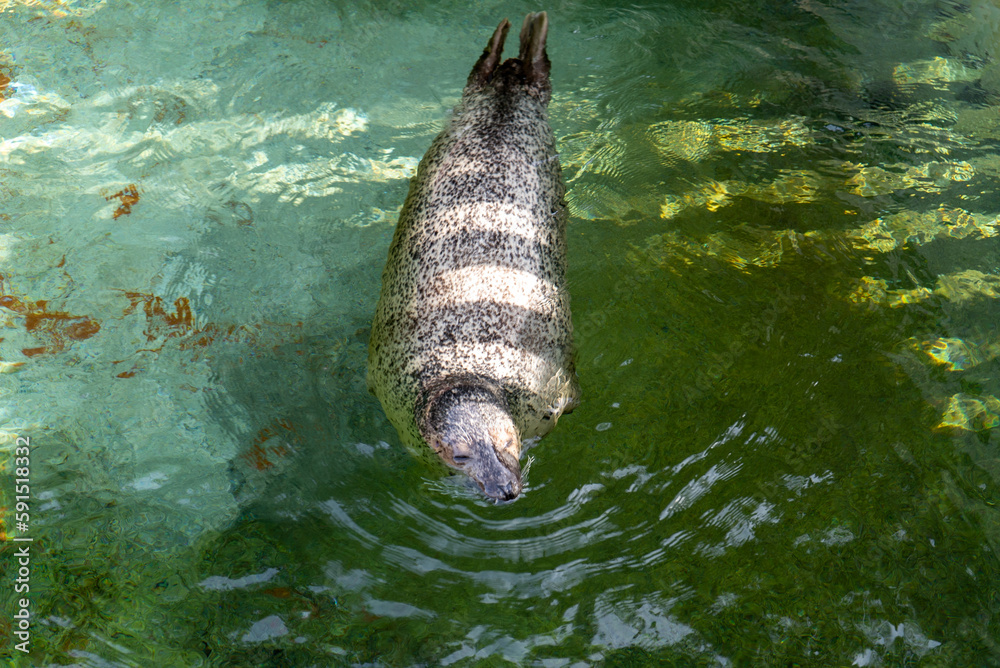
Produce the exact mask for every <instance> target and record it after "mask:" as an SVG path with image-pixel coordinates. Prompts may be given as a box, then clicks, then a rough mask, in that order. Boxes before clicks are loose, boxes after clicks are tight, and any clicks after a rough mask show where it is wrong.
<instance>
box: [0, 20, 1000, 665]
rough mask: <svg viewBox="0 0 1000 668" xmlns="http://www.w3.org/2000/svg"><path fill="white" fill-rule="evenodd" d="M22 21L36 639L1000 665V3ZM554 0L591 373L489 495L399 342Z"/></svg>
mask: <svg viewBox="0 0 1000 668" xmlns="http://www.w3.org/2000/svg"><path fill="white" fill-rule="evenodd" d="M0 7H2V8H3V11H2V13H0V37H2V39H0V86H2V87H0V98H2V99H0V276H2V281H0V293H2V294H0V317H2V318H3V323H4V328H3V333H2V334H0V336H2V340H0V371H2V372H3V373H2V375H0V421H2V424H0V442H2V445H0V447H2V448H3V450H2V451H0V459H2V461H3V464H4V467H3V468H4V473H5V475H4V480H3V481H2V482H0V488H2V490H3V491H2V494H3V496H0V505H2V506H3V507H4V509H5V510H4V515H3V519H4V533H5V536H6V542H5V543H4V551H3V555H2V557H0V572H2V573H3V574H4V576H3V584H2V585H0V604H2V609H0V639H2V640H3V641H4V642H3V647H2V648H0V652H2V655H3V656H4V657H5V658H8V661H9V663H11V665H17V666H50V665H77V666H102V667H103V666H340V665H376V666H381V665H385V666H397V665H399V666H418V665H427V666H430V665H445V666H466V665H487V666H499V665H530V666H546V667H559V666H587V665H595V666H596V665H609V666H624V665H628V666H644V665H671V664H672V665H706V666H716V665H718V666H743V665H768V666H770V665H817V666H819V665H858V666H877V665H887V666H901V665H920V666H979V665H993V664H996V663H1000V640H998V639H1000V623H998V615H1000V560H998V555H997V551H998V550H1000V510H998V507H997V502H998V500H1000V436H998V424H1000V382H998V380H997V371H998V369H1000V361H998V358H1000V331H998V326H997V323H998V322H1000V302H998V297H1000V195H998V189H997V177H998V175H1000V160H998V157H997V150H998V146H1000V115H998V111H997V109H998V103H1000V62H998V61H996V55H995V51H996V50H995V45H996V44H997V43H1000V9H998V8H997V6H996V4H995V3H991V2H987V1H978V0H977V1H976V2H972V3H963V4H958V3H946V2H918V1H915V0H914V1H906V2H892V1H888V0H885V1H879V2H874V3H871V2H869V3H854V2H800V3H796V4H792V3H782V2H757V3H739V4H729V3H716V4H714V5H712V4H705V3H693V2H692V3H684V2H679V3H675V4H671V5H666V4H664V5H648V6H635V5H630V6H629V7H627V8H623V7H613V6H608V4H607V3H599V2H589V3H587V2H584V3H561V4H556V5H552V6H549V7H541V8H540V7H537V6H534V5H527V4H521V3H513V4H510V3H507V4H501V3H480V4H477V5H476V6H475V7H473V8H469V7H468V6H467V5H466V4H465V3H450V2H446V3H434V4H432V5H431V4H424V5H415V4H411V3H398V2H377V3H371V4H364V5H355V4H349V3H339V4H332V3H318V2H296V3H270V4H265V3H260V2H246V3H240V2H235V1H234V2H216V3H212V4H200V3H126V2H116V3H103V2H92V3H87V2H69V3H46V2H42V3H32V4H28V3H0ZM536 9H547V10H548V12H549V16H550V21H551V31H550V35H549V54H550V57H551V59H552V61H553V87H554V97H553V102H552V106H551V120H552V125H553V128H554V129H555V132H556V135H557V138H558V140H559V146H560V150H561V153H562V161H563V169H564V174H565V177H566V181H567V185H568V188H569V193H568V196H567V199H568V202H569V206H570V212H571V219H570V223H569V242H570V257H569V262H570V269H569V280H570V286H571V292H572V298H573V313H574V322H575V325H576V331H577V335H576V340H577V347H578V362H577V367H578V371H579V375H580V382H581V385H582V388H583V402H582V404H581V406H580V407H579V408H578V409H577V410H576V411H575V412H574V413H573V414H572V415H569V416H566V417H565V418H563V419H562V420H560V423H559V425H558V427H557V428H556V430H555V431H554V432H553V433H552V434H550V435H549V436H548V437H546V438H545V439H544V440H543V441H542V442H541V443H540V444H539V445H538V446H537V447H536V448H535V449H533V450H532V451H530V453H529V454H530V456H531V457H532V461H531V464H530V467H529V470H528V472H527V475H526V492H525V494H524V495H523V496H522V498H520V499H519V500H517V501H516V502H514V503H512V504H507V505H502V506H494V505H491V504H489V503H487V502H486V501H485V499H483V498H482V497H481V496H479V495H478V494H476V493H475V492H474V491H473V490H470V489H469V488H468V487H467V486H466V485H465V484H464V483H463V481H461V480H459V479H456V478H454V477H451V476H448V475H446V474H445V473H444V472H442V471H438V470H435V469H431V468H427V467H426V466H425V465H424V464H422V463H421V462H419V461H417V460H416V459H415V458H413V457H412V456H410V455H409V454H408V453H407V452H406V451H405V450H403V449H402V448H401V447H400V445H399V441H398V438H397V436H396V434H395V432H394V431H393V429H392V427H391V426H390V425H389V423H388V421H387V420H386V419H385V417H384V416H383V414H382V412H381V409H380V407H379V405H378V403H377V401H376V400H375V399H374V398H373V397H372V396H371V395H369V394H368V392H367V390H366V388H365V381H364V367H365V358H366V342H367V335H368V331H367V327H368V325H369V323H370V319H371V316H372V313H373V311H374V307H375V301H376V298H377V295H378V288H379V277H380V275H381V270H382V264H383V262H384V260H385V254H386V251H387V248H388V243H389V240H390V238H391V235H392V230H393V226H394V224H395V219H396V216H397V214H398V210H399V207H400V206H401V204H402V202H403V199H404V198H405V195H406V190H407V181H408V179H409V177H410V176H411V175H412V173H413V171H414V169H415V166H416V164H417V162H418V161H419V159H420V157H421V156H422V154H423V152H424V150H426V148H427V146H428V145H429V143H430V141H431V139H432V137H433V136H434V135H435V134H436V132H438V130H439V129H440V128H441V127H442V124H443V121H444V119H445V117H446V116H447V114H448V112H449V110H450V108H451V107H452V106H453V105H454V104H455V102H456V101H457V100H458V97H459V95H460V92H461V85H462V83H463V82H464V80H465V77H466V76H467V74H468V71H469V69H470V68H471V66H472V64H473V62H474V61H475V59H476V57H477V56H478V54H479V53H480V52H481V50H482V48H483V46H484V45H485V42H486V39H487V38H488V36H489V34H490V33H491V32H492V30H493V28H494V27H495V26H496V24H497V23H498V21H499V20H500V19H501V18H503V17H508V18H510V19H511V20H512V21H514V22H515V23H516V22H517V21H519V20H520V18H521V17H522V16H523V15H524V14H525V13H527V12H528V11H533V10H536ZM19 437H20V438H30V442H31V455H30V459H31V467H30V469H31V473H30V486H31V497H32V498H31V501H30V504H31V505H30V517H31V520H30V525H29V527H28V528H27V530H26V531H21V530H18V528H17V526H16V522H15V517H14V515H15V511H16V507H15V499H14V487H15V478H16V477H17V474H16V473H15V471H16V468H17V465H16V464H15V461H16V459H15V458H16V455H17V453H16V451H15V449H16V447H17V441H16V439H17V438H19ZM17 537H31V538H32V539H33V542H32V543H31V574H30V587H31V589H30V607H29V609H30V611H31V613H32V617H31V626H30V648H29V649H30V651H29V652H28V653H24V652H21V651H20V650H18V649H16V647H15V644H16V642H17V639H16V638H15V637H14V636H12V635H11V634H12V632H13V631H15V630H16V629H17V622H16V619H15V617H14V615H15V613H16V612H17V610H18V609H19V607H18V603H17V601H18V599H19V598H20V596H21V594H18V593H16V592H15V574H16V572H17V564H16V557H15V550H16V549H18V548H19V547H21V546H23V544H24V543H23V542H15V541H14V538H17Z"/></svg>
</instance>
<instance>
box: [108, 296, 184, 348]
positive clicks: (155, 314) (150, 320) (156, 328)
mask: <svg viewBox="0 0 1000 668" xmlns="http://www.w3.org/2000/svg"><path fill="white" fill-rule="evenodd" d="M125 297H127V298H128V300H129V302H131V303H130V304H129V306H128V307H127V308H126V309H125V311H124V312H123V313H122V315H131V314H132V313H134V312H135V310H136V308H138V306H139V304H140V303H141V304H142V312H143V313H145V314H146V322H147V327H146V329H145V330H144V331H143V334H145V335H146V339H147V340H149V341H152V340H154V339H156V338H157V337H159V336H167V337H168V338H169V337H173V336H183V335H184V334H188V333H189V332H190V331H191V330H192V329H193V328H194V314H193V313H192V312H191V302H190V301H188V298H187V297H179V298H177V299H176V300H174V310H173V313H170V312H168V311H167V310H166V309H165V308H163V300H162V299H161V298H160V297H157V296H155V295H150V294H146V293H143V292H126V293H125ZM164 328H166V329H167V330H168V331H167V332H166V333H164V332H163V329H164Z"/></svg>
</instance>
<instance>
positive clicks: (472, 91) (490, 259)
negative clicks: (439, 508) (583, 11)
mask: <svg viewBox="0 0 1000 668" xmlns="http://www.w3.org/2000/svg"><path fill="white" fill-rule="evenodd" d="M548 25H549V23H548V17H547V15H546V14H545V12H540V13H535V14H529V15H528V16H527V17H525V19H524V24H523V27H522V29H521V40H520V41H521V45H520V52H519V55H518V57H517V58H510V59H508V60H507V61H505V62H503V63H502V64H501V62H500V57H501V53H502V51H503V44H504V40H505V38H506V36H507V32H508V30H509V28H510V23H509V22H508V21H507V20H506V19H504V20H503V21H501V22H500V25H499V26H498V27H497V29H496V31H495V32H494V33H493V36H492V37H491V38H490V40H489V44H488V45H487V47H486V49H485V50H484V51H483V54H482V56H481V57H480V58H479V60H478V61H477V62H476V65H475V67H473V68H472V73H471V74H470V75H469V79H468V81H467V83H466V86H465V89H464V91H463V93H462V100H461V102H460V103H459V105H458V106H457V107H456V109H455V111H454V114H453V116H452V118H451V120H450V121H449V123H448V124H447V127H446V128H445V129H444V131H443V132H441V134H439V135H438V136H437V137H436V138H435V139H434V141H433V143H432V144H431V147H430V148H429V149H428V151H427V154H426V155H425V156H424V158H423V160H421V162H420V165H419V167H418V168H417V174H416V176H415V177H414V178H413V180H412V182H411V184H410V191H409V194H408V195H407V197H406V202H405V203H404V204H403V208H402V210H401V212H400V216H399V223H398V224H397V226H396V231H395V235H394V236H393V239H392V243H391V245H390V247H389V257H388V260H387V262H386V266H385V271H384V272H383V274H382V291H381V294H380V296H379V302H378V306H377V307H376V311H375V318H374V321H373V323H372V333H371V339H370V341H369V349H368V386H369V388H370V389H371V390H372V392H374V394H375V395H376V396H377V397H378V398H379V401H381V403H382V407H383V409H384V410H385V413H386V415H387V416H388V418H389V421H390V422H392V424H393V426H394V427H396V430H397V431H398V432H399V435H400V439H401V440H402V441H403V443H404V444H405V445H406V446H407V447H408V448H409V449H411V450H412V451H414V452H417V453H431V452H434V453H437V455H438V456H439V457H440V459H441V460H443V461H444V463H446V464H448V465H449V466H451V467H453V468H457V469H460V470H461V471H463V472H465V473H466V474H468V475H469V476H470V477H471V478H472V479H473V480H475V481H476V482H477V483H478V484H479V486H480V487H481V488H482V490H483V492H484V493H485V494H486V495H487V496H488V497H490V498H491V499H494V500H497V501H499V500H509V499H513V498H515V497H517V496H518V494H520V492H521V487H522V483H521V468H520V464H519V459H520V456H521V444H522V442H523V440H525V439H530V438H534V437H541V436H543V435H545V434H546V433H548V432H549V431H550V430H551V429H552V427H553V426H554V425H555V423H556V420H557V419H558V418H559V416H560V415H561V414H563V413H567V412H569V411H571V410H572V409H573V408H574V407H575V406H576V405H577V403H578V397H579V387H578V385H577V381H576V374H575V371H574V367H573V323H572V320H571V318H570V306H569V293H568V291H567V289H566V205H565V202H564V200H563V196H564V194H565V186H564V184H563V181H562V172H561V169H560V166H559V155H558V154H557V153H556V147H555V138H554V136H553V134H552V129H551V128H550V127H549V122H548V114H547V112H546V108H547V106H548V103H549V99H550V98H551V90H552V89H551V84H550V82H549V69H550V62H549V58H548V55H547V54H546V51H545V39H546V36H547V34H548Z"/></svg>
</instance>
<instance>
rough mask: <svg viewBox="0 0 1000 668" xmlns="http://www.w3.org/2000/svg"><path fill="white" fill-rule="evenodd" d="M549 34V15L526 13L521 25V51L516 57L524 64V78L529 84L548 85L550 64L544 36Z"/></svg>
mask: <svg viewBox="0 0 1000 668" xmlns="http://www.w3.org/2000/svg"><path fill="white" fill-rule="evenodd" d="M548 34H549V17H548V15H547V14H546V13H545V12H538V13H536V14H528V15H527V16H525V17H524V24H523V25H522V26H521V51H520V53H519V54H518V56H517V57H518V59H520V61H521V62H522V63H523V64H524V69H523V70H522V71H523V73H524V80H525V83H527V84H528V85H529V86H540V87H542V88H546V89H547V88H548V87H549V70H550V69H551V67H552V64H551V63H550V62H549V57H548V55H547V54H546V53H545V38H546V37H548Z"/></svg>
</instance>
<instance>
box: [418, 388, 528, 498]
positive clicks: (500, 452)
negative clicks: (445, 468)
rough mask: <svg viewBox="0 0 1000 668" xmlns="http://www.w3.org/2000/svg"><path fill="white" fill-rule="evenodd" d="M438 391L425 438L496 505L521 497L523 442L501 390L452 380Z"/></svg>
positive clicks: (443, 458) (428, 409) (445, 459)
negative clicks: (520, 460) (497, 502)
mask: <svg viewBox="0 0 1000 668" xmlns="http://www.w3.org/2000/svg"><path fill="white" fill-rule="evenodd" d="M453 382H454V383H455V384H451V383H449V387H446V388H442V389H441V390H439V391H437V392H435V393H434V397H433V399H432V401H431V402H430V405H429V406H428V408H427V411H426V413H425V422H424V424H423V432H424V437H425V438H426V439H427V442H428V443H433V444H434V450H435V451H437V453H438V456H439V457H441V459H442V460H443V461H444V462H445V463H446V464H448V465H450V466H452V467H454V468H457V469H459V470H460V471H462V472H463V473H465V474H466V475H468V476H469V477H470V478H472V479H473V480H475V481H476V483H477V484H478V485H479V486H480V487H481V488H482V490H483V493H484V494H486V496H488V497H490V498H491V499H493V500H494V501H509V500H511V499H514V498H517V496H518V495H519V494H520V493H521V465H520V463H519V462H518V458H519V456H520V454H521V441H520V439H519V438H518V433H517V427H515V426H514V420H513V418H512V417H511V415H510V411H509V410H508V407H507V404H506V401H504V399H503V395H502V393H501V392H499V390H498V389H497V388H494V387H491V386H490V384H489V383H488V382H486V381H481V380H478V379H467V378H462V379H453Z"/></svg>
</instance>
